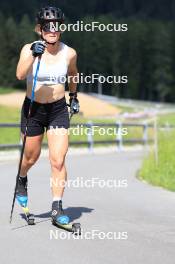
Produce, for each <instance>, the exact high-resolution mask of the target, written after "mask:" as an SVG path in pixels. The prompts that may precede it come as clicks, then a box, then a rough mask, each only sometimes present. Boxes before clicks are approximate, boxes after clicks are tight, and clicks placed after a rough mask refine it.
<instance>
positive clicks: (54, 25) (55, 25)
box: [41, 21, 62, 32]
mask: <svg viewBox="0 0 175 264" xmlns="http://www.w3.org/2000/svg"><path fill="white" fill-rule="evenodd" d="M61 24H62V23H61V22H58V21H50V22H46V23H44V24H43V25H42V27H41V28H42V30H43V31H45V32H60V25H61Z"/></svg>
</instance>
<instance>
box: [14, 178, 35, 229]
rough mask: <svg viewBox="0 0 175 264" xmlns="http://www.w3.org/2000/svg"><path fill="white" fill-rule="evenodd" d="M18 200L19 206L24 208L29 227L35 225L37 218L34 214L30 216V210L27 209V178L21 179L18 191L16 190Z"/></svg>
mask: <svg viewBox="0 0 175 264" xmlns="http://www.w3.org/2000/svg"><path fill="white" fill-rule="evenodd" d="M16 200H17V201H18V203H19V205H20V206H21V207H22V210H23V212H24V215H25V219H26V221H27V223H28V225H34V224H35V218H34V215H33V214H30V212H29V208H28V207H27V202H28V195H27V177H25V178H22V177H19V180H18V185H17V190H16Z"/></svg>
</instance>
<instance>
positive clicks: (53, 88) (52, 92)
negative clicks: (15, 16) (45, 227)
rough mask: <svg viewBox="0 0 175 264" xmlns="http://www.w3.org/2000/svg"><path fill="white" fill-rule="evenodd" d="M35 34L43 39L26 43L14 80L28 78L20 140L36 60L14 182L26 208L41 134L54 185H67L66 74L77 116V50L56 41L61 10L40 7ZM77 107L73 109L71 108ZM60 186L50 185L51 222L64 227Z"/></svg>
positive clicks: (61, 16)
mask: <svg viewBox="0 0 175 264" xmlns="http://www.w3.org/2000/svg"><path fill="white" fill-rule="evenodd" d="M36 20H37V25H36V32H37V33H38V34H39V35H40V38H41V40H39V41H35V42H33V43H30V44H26V45H25V46H24V47H23V48H22V50H21V54H20V59H19V62H18V65H17V71H16V76H17V78H18V79H19V80H23V79H27V91H26V97H25V99H24V102H23V106H22V110H21V133H22V137H23V138H24V133H25V128H26V121H27V116H28V112H29V106H30V102H31V93H32V86H33V81H34V76H35V72H36V67H37V63H38V60H39V59H40V58H41V61H40V68H39V71H38V76H37V82H36V88H35V99H34V101H33V104H32V109H31V114H30V118H29V120H28V129H27V138H26V145H25V150H24V155H23V159H22V165H21V170H20V177H19V181H18V183H17V190H16V198H17V200H18V202H19V203H20V204H21V205H22V206H25V205H27V197H28V194H27V173H28V171H29V169H30V168H31V167H32V166H33V165H34V164H35V162H36V161H37V159H38V158H39V155H40V152H41V144H42V140H43V135H44V132H45V130H46V134H47V140H48V147H49V160H50V165H51V173H52V182H53V183H59V182H60V181H61V182H65V181H66V177H67V173H66V167H65V156H66V153H67V151H68V128H69V114H68V108H67V104H66V99H65V78H66V76H70V78H69V79H70V81H69V91H70V93H69V96H70V105H72V101H73V102H74V106H76V104H77V107H74V108H73V111H74V113H77V112H78V109H79V102H78V99H77V92H76V83H74V82H73V78H72V77H73V76H76V75H77V66H76V61H77V55H76V51H75V50H74V49H72V48H70V47H68V46H67V45H65V44H64V43H63V42H61V41H60V35H61V32H60V31H59V26H60V25H61V24H62V23H63V21H64V14H63V12H62V11H61V10H60V9H59V8H56V7H44V8H41V10H40V11H39V12H38V14H37V17H36ZM75 109H77V110H75ZM63 193H64V186H63V185H61V184H53V185H52V194H53V202H52V214H51V218H52V222H55V223H57V222H58V223H60V224H68V223H69V217H68V216H67V215H65V214H64V211H63V208H62V197H63Z"/></svg>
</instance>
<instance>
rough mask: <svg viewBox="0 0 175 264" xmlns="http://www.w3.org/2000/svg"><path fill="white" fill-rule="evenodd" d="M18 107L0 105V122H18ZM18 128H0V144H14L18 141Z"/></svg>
mask: <svg viewBox="0 0 175 264" xmlns="http://www.w3.org/2000/svg"><path fill="white" fill-rule="evenodd" d="M19 120H20V109H19V108H14V107H7V106H0V123H19ZM19 136H20V132H19V129H18V128H0V144H13V143H14V144H15V143H18V142H19Z"/></svg>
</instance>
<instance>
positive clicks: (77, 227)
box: [52, 219, 81, 236]
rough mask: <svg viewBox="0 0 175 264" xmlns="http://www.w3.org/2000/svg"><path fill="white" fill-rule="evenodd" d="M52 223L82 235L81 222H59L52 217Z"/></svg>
mask: <svg viewBox="0 0 175 264" xmlns="http://www.w3.org/2000/svg"><path fill="white" fill-rule="evenodd" d="M52 224H53V225H54V226H56V227H58V228H61V229H63V230H66V231H68V232H71V233H72V234H75V235H79V236H80V235H81V224H80V223H72V224H71V223H70V224H60V223H59V222H55V221H54V220H53V219H52Z"/></svg>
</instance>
